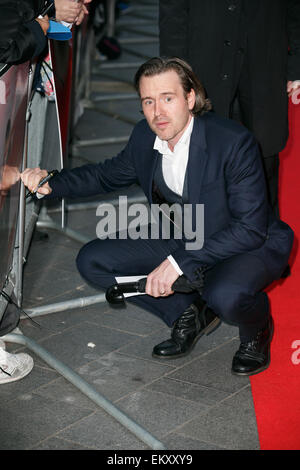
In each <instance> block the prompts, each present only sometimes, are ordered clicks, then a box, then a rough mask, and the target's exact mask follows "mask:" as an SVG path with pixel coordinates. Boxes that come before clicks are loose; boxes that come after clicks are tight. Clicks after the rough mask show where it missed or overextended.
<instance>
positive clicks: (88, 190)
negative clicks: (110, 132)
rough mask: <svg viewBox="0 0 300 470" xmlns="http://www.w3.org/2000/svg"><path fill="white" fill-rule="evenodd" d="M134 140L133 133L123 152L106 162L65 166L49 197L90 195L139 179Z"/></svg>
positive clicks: (106, 191)
mask: <svg viewBox="0 0 300 470" xmlns="http://www.w3.org/2000/svg"><path fill="white" fill-rule="evenodd" d="M132 140H133V138H132V136H131V138H130V139H129V142H128V144H127V145H126V147H125V148H124V150H123V151H122V152H120V153H119V154H118V155H117V156H116V157H114V158H112V159H108V160H105V162H103V163H99V164H88V165H83V166H81V167H78V168H74V169H70V170H69V169H64V170H62V171H61V172H60V173H59V174H58V175H57V176H55V177H54V178H53V179H52V180H51V181H50V183H49V184H50V186H51V189H52V193H51V194H50V195H49V196H46V198H47V199H48V198H51V199H52V198H55V197H69V198H75V197H88V196H94V195H96V194H104V193H108V192H111V191H117V190H118V189H120V188H122V187H125V186H130V185H131V184H134V183H137V176H136V170H135V166H134V163H133V158H134V156H133V149H132V147H133V144H132Z"/></svg>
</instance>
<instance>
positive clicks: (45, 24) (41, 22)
mask: <svg viewBox="0 0 300 470" xmlns="http://www.w3.org/2000/svg"><path fill="white" fill-rule="evenodd" d="M35 21H37V22H38V23H39V25H40V27H41V28H42V30H43V33H44V35H45V36H46V34H47V31H48V29H49V18H48V15H45V16H43V18H36V19H35Z"/></svg>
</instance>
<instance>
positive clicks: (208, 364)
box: [170, 339, 249, 393]
mask: <svg viewBox="0 0 300 470" xmlns="http://www.w3.org/2000/svg"><path fill="white" fill-rule="evenodd" d="M238 347H239V341H238V340H235V339H233V340H231V341H229V342H228V343H225V344H224V345H222V346H220V347H219V348H217V349H214V350H212V351H209V352H208V353H206V354H204V355H203V356H201V357H199V358H197V359H194V360H192V361H190V362H189V363H188V364H186V365H183V366H182V367H181V368H179V369H177V370H176V371H175V372H173V373H172V374H170V378H174V379H178V380H183V381H186V382H190V383H196V384H198V385H203V386H206V387H212V388H214V389H216V390H221V391H224V392H231V393H234V392H236V391H238V390H240V389H242V388H243V387H245V385H247V384H249V378H248V377H238V376H235V375H233V374H232V373H231V362H232V357H233V355H234V353H235V351H236V350H237V349H238Z"/></svg>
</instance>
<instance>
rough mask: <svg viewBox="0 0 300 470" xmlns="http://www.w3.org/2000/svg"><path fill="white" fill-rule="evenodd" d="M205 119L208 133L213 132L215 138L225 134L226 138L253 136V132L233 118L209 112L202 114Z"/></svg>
mask: <svg viewBox="0 0 300 470" xmlns="http://www.w3.org/2000/svg"><path fill="white" fill-rule="evenodd" d="M199 119H203V121H204V123H205V127H206V131H207V133H212V134H213V135H214V138H215V137H216V135H219V136H223V137H224V138H226V137H227V138H228V139H230V138H231V139H234V138H239V137H245V136H247V135H248V136H249V137H253V134H252V133H251V132H250V131H249V130H248V129H247V128H246V127H245V126H243V125H242V124H240V123H239V122H237V121H235V120H233V119H228V118H224V117H221V116H218V115H217V114H216V113H214V112H209V113H206V114H204V115H203V116H201V117H200V118H199Z"/></svg>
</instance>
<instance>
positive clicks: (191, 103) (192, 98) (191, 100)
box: [186, 88, 196, 111]
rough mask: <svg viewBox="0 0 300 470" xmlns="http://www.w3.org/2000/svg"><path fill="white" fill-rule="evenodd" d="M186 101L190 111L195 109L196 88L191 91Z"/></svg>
mask: <svg viewBox="0 0 300 470" xmlns="http://www.w3.org/2000/svg"><path fill="white" fill-rule="evenodd" d="M186 99H187V102H188V106H189V110H190V111H191V110H192V109H193V108H194V106H195V102H196V95H195V90H194V88H191V91H190V92H189V93H188V94H187V96H186Z"/></svg>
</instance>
